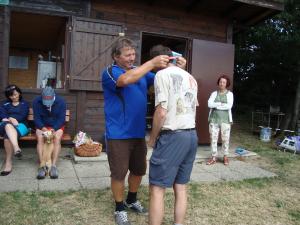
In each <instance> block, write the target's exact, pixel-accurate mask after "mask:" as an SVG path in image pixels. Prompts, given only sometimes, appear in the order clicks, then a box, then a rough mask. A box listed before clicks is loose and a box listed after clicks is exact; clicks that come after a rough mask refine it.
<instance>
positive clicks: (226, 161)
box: [223, 155, 229, 166]
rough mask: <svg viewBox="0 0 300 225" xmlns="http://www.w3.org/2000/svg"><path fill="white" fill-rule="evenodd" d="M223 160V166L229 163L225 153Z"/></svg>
mask: <svg viewBox="0 0 300 225" xmlns="http://www.w3.org/2000/svg"><path fill="white" fill-rule="evenodd" d="M223 162H224V165H225V166H227V165H229V160H228V157H227V156H226V155H224V158H223Z"/></svg>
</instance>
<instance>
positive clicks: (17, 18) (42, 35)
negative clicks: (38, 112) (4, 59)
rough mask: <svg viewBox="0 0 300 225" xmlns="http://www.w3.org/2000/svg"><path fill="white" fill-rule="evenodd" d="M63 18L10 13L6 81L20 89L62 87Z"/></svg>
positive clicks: (64, 31)
mask: <svg viewBox="0 0 300 225" xmlns="http://www.w3.org/2000/svg"><path fill="white" fill-rule="evenodd" d="M66 23H67V18H65V17H60V16H49V15H40V14H33V13H24V12H14V11H13V12H12V13H11V20H10V46H9V55H10V57H9V70H8V82H9V83H10V84H16V85H18V86H19V87H20V88H23V89H24V88H25V89H26V88H28V89H39V88H43V87H44V86H45V85H51V86H53V87H54V88H64V84H65V76H64V68H65V66H64V64H65V62H64V58H65V57H64V56H65V52H64V51H65V47H64V46H65V36H66V35H65V33H66Z"/></svg>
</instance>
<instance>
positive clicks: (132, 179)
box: [128, 173, 143, 192]
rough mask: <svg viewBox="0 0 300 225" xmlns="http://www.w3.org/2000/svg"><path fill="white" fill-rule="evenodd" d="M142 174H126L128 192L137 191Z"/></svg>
mask: <svg viewBox="0 0 300 225" xmlns="http://www.w3.org/2000/svg"><path fill="white" fill-rule="evenodd" d="M142 178H143V177H142V176H135V175H133V174H131V173H130V174H129V176H128V185H129V191H130V192H137V191H138V189H139V187H140V184H141V181H142Z"/></svg>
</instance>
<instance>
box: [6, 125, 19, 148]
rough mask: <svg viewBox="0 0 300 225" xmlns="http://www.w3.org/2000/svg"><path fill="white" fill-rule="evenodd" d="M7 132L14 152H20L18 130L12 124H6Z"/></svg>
mask: <svg viewBox="0 0 300 225" xmlns="http://www.w3.org/2000/svg"><path fill="white" fill-rule="evenodd" d="M5 132H6V134H7V137H8V139H9V140H10V142H11V144H12V147H13V150H14V152H16V151H18V150H20V147H19V144H18V133H17V130H16V128H14V126H13V125H11V124H6V126H5Z"/></svg>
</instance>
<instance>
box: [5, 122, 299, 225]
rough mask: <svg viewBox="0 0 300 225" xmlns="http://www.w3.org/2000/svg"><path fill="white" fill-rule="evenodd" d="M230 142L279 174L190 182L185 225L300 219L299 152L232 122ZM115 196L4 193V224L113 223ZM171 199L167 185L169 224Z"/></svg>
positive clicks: (144, 194) (139, 219)
mask: <svg viewBox="0 0 300 225" xmlns="http://www.w3.org/2000/svg"><path fill="white" fill-rule="evenodd" d="M243 127H247V129H243ZM232 142H233V143H234V144H236V145H239V146H241V147H244V148H246V149H249V150H252V151H255V152H257V153H258V154H259V155H260V156H261V157H259V158H256V159H241V160H245V161H246V162H249V163H253V164H256V165H258V166H260V167H262V168H264V169H267V170H269V171H272V172H275V173H276V174H278V177H276V178H272V179H250V180H245V181H238V182H220V183H210V184H195V183H192V184H190V185H189V208H188V212H187V219H186V224H190V225H198V224H199V225H201V224H203V225H207V224H216V225H217V224H222V225H224V224H225V225H226V224H230V225H231V224H239V225H241V224H253V225H254V224H259V225H261V224H270V225H276V224H278V225H279V224H280V225H281V224H282V225H288V224H295V225H296V224H300V204H299V203H300V180H299V174H300V157H299V155H293V154H291V153H283V152H279V151H277V150H276V149H274V148H273V145H272V143H262V142H260V141H259V140H258V137H256V136H253V135H252V134H250V133H249V131H248V126H247V125H246V126H239V125H238V124H235V125H234V127H233V132H232ZM0 185H1V184H0ZM139 198H140V199H141V200H142V202H144V203H145V204H147V203H148V200H149V199H148V188H147V187H143V188H142V189H141V191H140V193H139ZM111 199H112V196H111V192H110V190H103V191H90V190H84V191H76V192H74V191H72V192H32V193H23V192H14V193H0V224H1V225H2V224H3V225H9V224H11V225H19V224H20V225H31V224H32V225H39V224H41V225H42V224H43V225H45V224H47V225H50V224H55V225H56V224H57V225H90V224H101V225H110V224H114V220H113V216H112V213H113V210H114V205H113V202H112V200H111ZM173 200H174V199H173V195H172V192H171V190H168V191H167V195H166V214H165V220H164V223H163V224H165V225H169V224H172V222H173V220H172V218H173V212H172V208H173ZM129 215H130V219H131V222H132V223H133V224H135V225H143V224H147V218H146V217H143V216H136V215H135V214H132V213H130V214H129Z"/></svg>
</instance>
